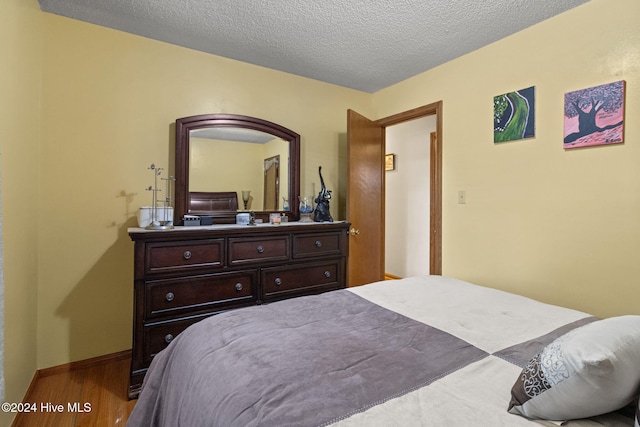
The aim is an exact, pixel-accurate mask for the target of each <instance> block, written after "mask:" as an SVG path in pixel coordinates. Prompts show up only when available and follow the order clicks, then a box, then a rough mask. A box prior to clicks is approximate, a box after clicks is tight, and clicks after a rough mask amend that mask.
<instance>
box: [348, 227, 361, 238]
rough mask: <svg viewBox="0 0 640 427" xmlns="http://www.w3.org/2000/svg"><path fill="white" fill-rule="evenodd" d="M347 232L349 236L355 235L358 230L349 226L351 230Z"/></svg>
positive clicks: (358, 232)
mask: <svg viewBox="0 0 640 427" xmlns="http://www.w3.org/2000/svg"><path fill="white" fill-rule="evenodd" d="M347 234H348V235H349V236H357V235H358V234H360V230H357V229H355V228H353V227H351V230H349V231H347Z"/></svg>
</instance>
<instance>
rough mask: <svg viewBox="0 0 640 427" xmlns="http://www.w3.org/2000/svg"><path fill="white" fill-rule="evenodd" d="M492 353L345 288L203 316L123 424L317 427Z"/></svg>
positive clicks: (163, 359) (156, 371)
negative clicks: (203, 318)
mask: <svg viewBox="0 0 640 427" xmlns="http://www.w3.org/2000/svg"><path fill="white" fill-rule="evenodd" d="M486 356H487V354H486V353H485V352H484V351H482V350H479V349H478V348H476V347H474V346H472V345H470V344H469V343H467V342H465V341H463V340H460V339H458V338H456V337H454V336H452V335H450V334H448V333H446V332H443V331H441V330H438V329H436V328H433V327H430V326H428V325H425V324H423V323H420V322H417V321H414V320H411V319H409V318H407V317H404V316H402V315H400V314H398V313H395V312H393V311H390V310H387V309H384V308H382V307H380V306H378V305H376V304H373V303H371V302H369V301H367V300H365V299H363V298H361V297H359V296H357V295H354V294H353V293H351V292H349V291H347V290H341V291H335V292H330V293H326V294H322V295H318V296H310V297H303V298H296V299H292V300H287V301H282V302H278V303H273V304H268V305H262V306H256V307H250V308H246V309H241V310H236V311H232V312H227V313H223V314H219V315H216V316H213V317H211V318H208V319H205V320H203V321H201V322H199V323H197V324H195V325H193V326H192V327H190V328H189V329H187V330H186V331H184V332H183V333H181V334H180V335H179V336H178V337H177V338H176V339H175V340H174V341H173V342H172V343H171V345H170V346H169V347H168V348H167V349H165V350H164V351H162V352H161V353H159V354H158V355H157V356H156V357H155V358H154V360H153V363H152V365H151V368H150V370H149V372H148V373H147V376H146V378H145V381H144V385H143V390H142V393H141V395H140V398H139V400H138V402H137V404H136V406H135V409H134V411H133V413H132V414H131V417H130V418H129V420H128V423H127V425H128V426H130V427H134V426H154V427H161V426H171V427H179V426H184V427H187V426H188V427H197V426H221V427H232V426H242V427H246V426H278V427H283V426H321V425H328V424H331V423H333V422H335V421H338V420H340V419H343V418H346V417H349V416H350V415H352V414H354V413H357V412H361V411H364V410H366V409H368V408H370V407H372V406H374V405H377V404H379V403H382V402H384V401H386V400H389V399H392V398H394V397H397V396H400V395H402V394H405V393H408V392H410V391H412V390H415V389H417V388H420V387H423V386H425V385H427V384H429V383H431V382H433V381H436V380H438V379H439V378H441V377H443V376H445V375H447V374H449V373H451V372H453V371H455V370H458V369H460V368H462V367H464V366H466V365H468V364H469V363H472V362H474V361H477V360H479V359H481V358H484V357H486Z"/></svg>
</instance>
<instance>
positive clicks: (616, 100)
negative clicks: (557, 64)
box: [564, 80, 625, 148]
mask: <svg viewBox="0 0 640 427" xmlns="http://www.w3.org/2000/svg"><path fill="white" fill-rule="evenodd" d="M624 92H625V81H624V80H620V81H618V82H614V83H609V84H604V85H601V86H595V87H591V88H588V89H582V90H577V91H575V92H568V93H566V94H565V95H564V148H579V147H591V146H594V145H608V144H619V143H622V142H623V140H624Z"/></svg>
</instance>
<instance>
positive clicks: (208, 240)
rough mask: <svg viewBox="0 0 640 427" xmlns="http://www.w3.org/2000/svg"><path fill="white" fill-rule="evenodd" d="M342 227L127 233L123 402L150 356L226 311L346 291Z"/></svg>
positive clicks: (290, 225)
mask: <svg viewBox="0 0 640 427" xmlns="http://www.w3.org/2000/svg"><path fill="white" fill-rule="evenodd" d="M348 229H349V224H348V223H347V222H334V223H300V222H292V223H283V224H282V225H280V226H274V225H257V226H247V225H217V226H210V227H176V228H174V229H172V230H162V231H159V230H145V229H143V228H130V229H129V236H130V237H131V239H132V240H133V241H134V243H135V248H134V300H133V301H134V312H133V352H132V361H131V376H130V380H129V397H130V398H136V397H137V395H138V393H139V392H140V387H141V385H142V380H143V378H144V375H145V373H146V371H147V369H148V367H149V365H150V363H151V359H152V358H153V356H154V355H155V354H156V353H158V352H159V351H160V350H162V349H163V348H165V347H166V346H167V345H168V344H169V343H170V342H171V341H172V340H173V338H175V336H176V335H178V334H179V333H180V332H182V331H183V330H184V329H185V328H187V327H188V326H189V325H191V324H193V323H195V322H197V321H199V320H202V319H203V318H205V317H208V316H211V315H212V314H216V313H220V312H222V311H225V310H230V309H235V308H240V307H246V306H251V305H255V304H262V303H266V302H270V301H276V300H280V299H285V298H292V297H297V296H302V295H311V294H317V293H321V292H325V291H330V290H335V289H340V288H344V287H346V277H347V276H346V265H347V263H346V259H347V256H348V252H349V246H348V245H349V243H348V242H349V241H348V236H347V230H348Z"/></svg>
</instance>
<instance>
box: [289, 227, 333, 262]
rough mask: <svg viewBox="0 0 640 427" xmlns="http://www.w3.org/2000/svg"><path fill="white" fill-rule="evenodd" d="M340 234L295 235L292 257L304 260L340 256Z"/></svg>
mask: <svg viewBox="0 0 640 427" xmlns="http://www.w3.org/2000/svg"><path fill="white" fill-rule="evenodd" d="M341 238H342V234H341V233H339V232H335V233H323V234H317V233H316V234H296V235H294V236H293V257H294V258H306V257H316V256H324V255H340V254H341V253H342V249H341V247H340V239H341Z"/></svg>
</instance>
